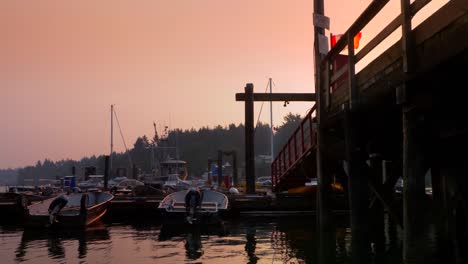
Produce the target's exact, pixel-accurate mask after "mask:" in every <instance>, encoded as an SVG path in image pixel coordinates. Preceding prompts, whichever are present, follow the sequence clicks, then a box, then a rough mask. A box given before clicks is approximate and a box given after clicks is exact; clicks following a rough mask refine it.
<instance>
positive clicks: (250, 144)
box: [245, 83, 255, 193]
mask: <svg viewBox="0 0 468 264" xmlns="http://www.w3.org/2000/svg"><path fill="white" fill-rule="evenodd" d="M245 172H246V173H245V181H246V193H255V150H254V98H253V84H252V83H248V84H247V85H246V86H245Z"/></svg>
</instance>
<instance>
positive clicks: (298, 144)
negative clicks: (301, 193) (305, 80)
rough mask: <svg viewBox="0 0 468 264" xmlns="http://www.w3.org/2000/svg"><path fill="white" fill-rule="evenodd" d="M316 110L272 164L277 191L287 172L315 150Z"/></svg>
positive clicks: (306, 117) (274, 187)
mask: <svg viewBox="0 0 468 264" xmlns="http://www.w3.org/2000/svg"><path fill="white" fill-rule="evenodd" d="M315 109H316V107H315V105H314V106H313V107H312V109H311V110H310V111H309V112H308V113H307V115H306V116H305V118H304V119H303V120H302V122H301V124H300V125H299V127H298V128H296V130H295V131H294V133H293V134H292V136H291V137H290V138H289V139H288V141H287V143H286V145H284V146H283V148H282V149H281V150H280V152H279V153H278V156H277V157H276V158H275V160H274V161H273V163H272V164H271V173H272V185H273V190H276V188H277V187H278V185H279V183H280V181H281V179H282V178H284V177H285V175H286V174H287V172H288V171H289V170H291V169H292V168H294V167H295V166H296V164H297V163H298V162H299V161H300V160H301V159H302V158H303V157H304V156H305V155H307V154H308V153H310V151H312V150H313V149H314V148H315V146H316V142H315V131H316V125H315V124H316V123H315V121H314V117H313V116H312V114H313V113H314V112H315Z"/></svg>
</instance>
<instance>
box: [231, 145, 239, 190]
mask: <svg viewBox="0 0 468 264" xmlns="http://www.w3.org/2000/svg"><path fill="white" fill-rule="evenodd" d="M232 166H233V171H232V174H233V181H234V186H237V184H238V180H237V154H236V152H235V151H232Z"/></svg>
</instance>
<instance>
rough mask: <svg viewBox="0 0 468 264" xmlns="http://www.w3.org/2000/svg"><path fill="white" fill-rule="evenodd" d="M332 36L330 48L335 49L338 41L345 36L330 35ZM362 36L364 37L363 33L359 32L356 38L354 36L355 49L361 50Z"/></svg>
mask: <svg viewBox="0 0 468 264" xmlns="http://www.w3.org/2000/svg"><path fill="white" fill-rule="evenodd" d="M330 35H331V36H330V46H331V47H332V48H333V47H334V46H335V45H336V43H337V42H338V40H340V38H341V37H342V36H343V34H338V35H333V34H330ZM361 36H362V32H359V33H357V34H356V36H354V49H358V48H359V40H361Z"/></svg>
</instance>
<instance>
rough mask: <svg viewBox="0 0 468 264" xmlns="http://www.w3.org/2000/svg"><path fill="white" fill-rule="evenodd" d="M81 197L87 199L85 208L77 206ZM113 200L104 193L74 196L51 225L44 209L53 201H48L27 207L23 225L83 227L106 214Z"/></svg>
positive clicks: (111, 196)
mask: <svg viewBox="0 0 468 264" xmlns="http://www.w3.org/2000/svg"><path fill="white" fill-rule="evenodd" d="M82 195H86V197H87V203H86V207H83V206H80V205H79V201H80V200H81V196H82ZM113 198H114V196H113V195H112V194H110V193H105V192H92V193H83V194H74V195H73V196H72V199H70V201H69V204H67V206H65V207H64V208H63V209H62V210H61V211H60V213H59V214H58V215H57V218H56V220H57V222H55V223H53V224H52V225H50V223H49V214H48V211H46V210H45V209H48V206H49V204H50V202H52V200H53V199H48V200H45V201H43V202H41V203H37V204H33V205H31V206H28V210H27V212H26V216H25V223H24V224H25V226H27V227H50V226H54V227H85V226H88V225H91V224H93V223H94V222H96V221H97V220H99V219H100V218H101V217H103V216H104V215H105V214H106V212H107V209H108V207H109V205H110V202H111V200H112V199H113ZM77 201H78V203H77Z"/></svg>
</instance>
